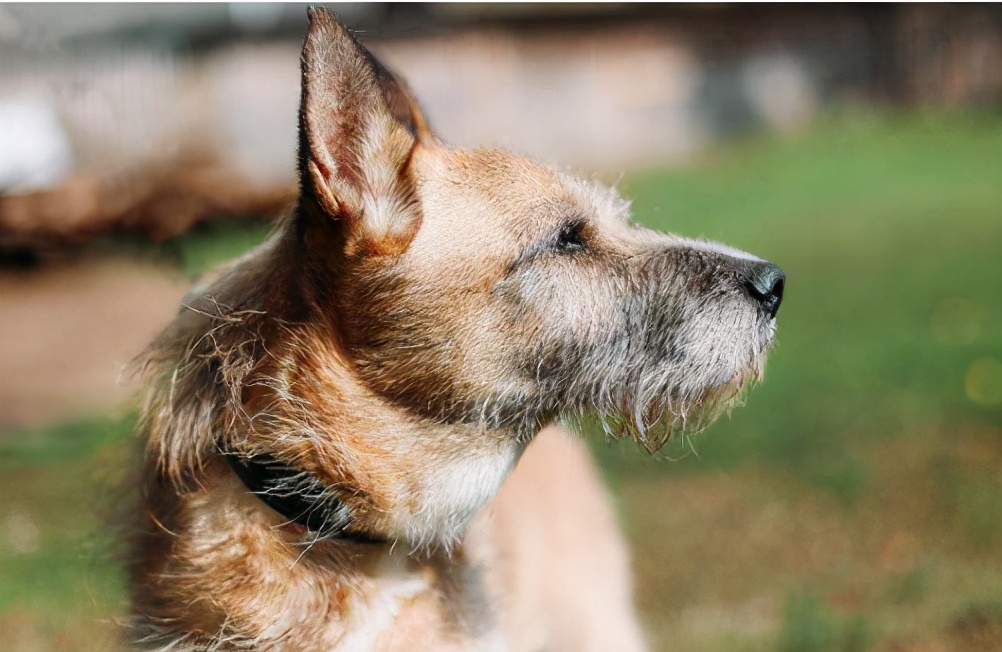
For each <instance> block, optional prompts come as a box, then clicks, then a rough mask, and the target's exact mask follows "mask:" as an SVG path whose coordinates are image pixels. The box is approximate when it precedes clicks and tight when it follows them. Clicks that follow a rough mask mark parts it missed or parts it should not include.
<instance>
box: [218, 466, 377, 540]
mask: <svg viewBox="0 0 1002 652" xmlns="http://www.w3.org/2000/svg"><path fill="white" fill-rule="evenodd" d="M222 456H223V457H224V458H226V461H227V462H228V463H229V465H230V468H231V469H233V472H234V473H236V474H237V477H238V478H240V481H241V482H243V483H244V486H246V487H247V489H248V490H249V491H250V493H252V494H254V495H255V496H257V497H258V498H260V499H261V502H263V503H264V504H265V505H267V506H268V507H270V508H272V509H273V510H275V511H276V512H278V513H279V514H281V515H282V516H284V517H285V518H287V519H289V521H291V522H293V523H298V524H299V525H302V526H303V527H305V528H307V529H308V530H310V531H312V532H315V533H316V534H317V538H318V539H329V540H339V541H353V542H355V543H385V542H386V539H384V538H382V537H374V536H372V535H369V534H366V533H365V532H355V531H352V530H351V525H352V520H353V519H352V516H351V510H349V509H348V506H347V505H346V504H345V503H344V502H343V501H341V500H340V499H339V498H338V497H337V496H335V495H334V493H333V492H332V491H331V490H330V489H329V488H328V487H327V486H326V485H324V484H323V483H322V482H321V481H320V480H319V479H318V478H316V477H315V476H313V475H311V474H310V473H307V472H306V471H297V470H295V469H293V468H292V467H290V466H288V465H287V464H285V463H284V462H281V461H279V460H277V459H275V458H274V457H272V456H271V455H267V454H265V453H259V454H257V455H252V456H250V457H247V456H244V455H239V454H237V453H232V452H224V453H222Z"/></svg>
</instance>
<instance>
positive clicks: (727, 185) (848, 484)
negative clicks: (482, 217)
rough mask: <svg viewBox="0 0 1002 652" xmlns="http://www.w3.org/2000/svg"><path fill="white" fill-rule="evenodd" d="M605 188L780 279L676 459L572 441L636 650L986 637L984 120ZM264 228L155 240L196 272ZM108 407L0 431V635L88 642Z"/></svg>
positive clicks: (825, 139)
mask: <svg viewBox="0 0 1002 652" xmlns="http://www.w3.org/2000/svg"><path fill="white" fill-rule="evenodd" d="M622 190H623V192H624V194H626V195H628V196H631V197H633V198H634V204H633V205H634V212H635V216H636V219H637V220H638V221H640V222H643V223H645V224H647V225H650V226H654V227H657V228H661V229H665V230H670V231H674V232H678V233H681V234H685V235H689V236H705V237H707V238H711V239H715V240H722V241H725V242H727V243H729V244H732V245H734V246H737V247H740V248H743V249H746V250H749V251H752V252H755V253H756V254H758V255H760V256H763V257H766V258H769V259H771V260H774V261H776V262H778V263H779V264H780V265H782V266H783V267H784V269H785V270H786V272H787V276H788V282H787V287H786V299H785V302H784V304H783V308H782V310H781V311H780V314H779V326H780V327H779V344H778V346H777V348H776V350H775V352H774V354H773V357H772V359H771V361H770V364H769V367H768V370H767V374H766V379H765V381H764V383H763V384H762V385H761V386H760V387H758V388H756V389H755V391H753V392H752V393H751V395H750V397H749V400H748V404H747V406H745V407H743V408H741V409H738V410H736V411H735V412H734V413H733V415H732V417H731V418H730V419H725V420H723V421H721V422H720V423H718V424H716V425H714V426H713V427H712V428H710V430H709V431H708V432H707V433H705V434H702V435H700V436H698V437H696V438H695V439H694V441H693V442H692V446H691V447H689V446H685V447H683V446H682V445H680V444H674V445H670V446H669V450H668V451H667V453H666V457H679V458H681V459H679V460H678V461H670V460H668V459H658V460H652V459H650V458H649V457H648V456H647V455H646V454H641V453H639V452H638V451H637V450H636V447H635V446H633V445H632V444H629V443H626V442H611V443H609V442H605V441H603V440H601V438H599V437H597V436H592V437H591V441H592V442H593V443H594V448H595V450H596V453H597V455H598V458H599V460H600V462H601V464H602V466H603V469H604V470H605V472H606V475H607V476H608V478H609V481H610V484H611V486H612V487H613V489H614V492H615V494H616V496H617V501H618V504H619V506H620V509H621V512H622V515H623V521H624V525H625V528H626V530H627V532H628V533H629V535H630V537H631V539H632V541H633V544H634V550H635V552H634V557H635V564H634V565H635V568H636V575H637V585H638V602H639V604H640V607H641V609H642V612H643V615H644V619H645V622H646V624H647V626H648V631H649V632H650V635H651V638H652V642H654V643H655V647H656V649H665V650H667V649H677V650H686V651H688V652H702V651H705V652H717V651H721V652H722V651H727V652H741V651H753V650H754V651H766V650H769V651H773V650H775V651H777V652H801V651H802V652H829V651H830V652H836V651H838V652H849V651H852V650H881V651H887V652H892V651H893V652H898V651H905V650H908V651H915V652H918V651H924V652H926V651H927V652H934V651H935V652H938V651H943V652H945V651H953V650H958V651H967V650H970V651H978V652H980V651H982V650H984V651H986V652H987V651H989V650H991V651H997V650H999V649H1002V116H999V115H987V114H974V113H969V114H957V113H952V114H909V115H905V116H901V115H875V114H871V113H866V114H850V115H841V116H839V117H837V118H836V117H833V118H829V119H825V120H822V121H820V122H819V123H818V124H817V125H816V126H815V128H813V129H812V130H811V131H810V132H809V133H807V134H805V135H803V136H799V137H795V138H778V137H772V136H761V137H755V138H751V139H748V140H746V141H742V142H738V143H731V144H728V145H726V146H721V147H719V148H718V149H715V150H714V151H711V152H709V153H707V155H706V156H705V157H704V158H703V160H702V161H701V162H700V163H699V164H698V165H693V166H690V167H686V168H676V169H670V170H648V171H642V172H635V173H633V174H630V175H628V176H627V178H626V179H625V181H624V182H623V184H622ZM263 232H264V230H263V228H261V227H258V226H246V225H243V226H232V225H231V226H226V225H218V226H210V227H206V228H204V229H201V230H200V231H199V232H196V233H194V234H190V235H187V236H184V238H182V239H180V240H178V241H175V242H173V243H169V244H168V245H167V246H166V247H163V248H161V249H160V250H158V251H157V252H153V253H155V254H156V255H157V256H159V257H161V258H163V259H169V260H170V261H173V263H174V264H178V265H180V266H181V267H183V268H184V269H186V270H188V271H192V272H194V271H197V270H198V269H201V268H203V267H205V266H206V265H208V264H211V263H212V262H213V261H215V260H217V259H219V258H220V257H226V256H228V255H231V254H233V253H236V251H237V250H239V249H241V248H243V247H245V246H248V245H249V244H250V243H252V242H253V241H255V240H256V239H257V238H260V237H261V235H262V234H263ZM150 253H151V252H150V251H149V250H144V252H143V255H149V254H150ZM134 254H135V252H133V253H132V254H131V255H134ZM131 419H132V415H131V413H130V412H129V411H128V409H127V408H126V409H125V410H124V411H123V412H122V413H121V414H116V415H101V416H98V417H92V418H87V419H83V420H80V421H78V422H75V423H68V424H63V425H60V426H58V427H53V428H48V429H43V430H34V431H27V432H21V433H7V434H5V435H4V436H3V437H2V438H0V442H2V443H0V477H2V478H3V481H2V482H0V633H2V634H0V640H2V641H4V643H3V645H2V646H3V647H4V648H5V649H6V646H8V645H11V646H12V647H11V649H15V650H48V649H52V650H55V649H60V650H69V649H94V650H98V649H108V647H109V646H110V645H111V644H110V642H109V641H110V640H111V637H112V636H113V633H114V620H115V618H116V617H118V616H119V615H120V614H121V612H122V599H123V598H122V596H123V592H122V589H121V586H120V576H119V573H118V571H117V569H116V567H115V566H114V564H113V563H112V562H111V561H110V548H109V544H108V538H107V536H106V535H105V533H104V528H103V526H102V525H101V521H100V520H99V517H98V515H97V514H98V513H99V512H100V511H101V510H102V509H103V508H104V507H107V506H108V503H109V500H110V499H109V498H108V494H107V492H106V489H105V487H107V486H108V484H109V483H112V482H113V481H114V480H115V478H116V476H117V475H118V474H119V473H120V471H121V466H122V460H123V458H124V445H123V441H124V440H125V439H126V437H127V433H128V431H129V427H130V422H131ZM693 449H694V450H693Z"/></svg>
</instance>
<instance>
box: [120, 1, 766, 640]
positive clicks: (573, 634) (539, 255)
mask: <svg viewBox="0 0 1002 652" xmlns="http://www.w3.org/2000/svg"><path fill="white" fill-rule="evenodd" d="M302 61H303V86H302V105H301V113H300V161H299V164H300V177H301V196H300V200H299V204H298V206H297V208H296V210H295V211H294V212H293V213H292V214H291V215H290V216H289V217H288V219H286V220H285V221H284V222H283V223H282V224H281V225H280V226H279V227H278V229H277V230H276V232H275V233H274V235H273V236H272V237H271V238H270V239H269V240H268V241H267V242H266V243H264V244H263V245H262V246H260V247H259V248H257V249H255V250H254V251H252V252H251V253H250V254H248V255H246V256H245V257H243V258H242V259H240V260H238V261H236V262H234V263H233V264H231V265H230V266H229V267H228V269H226V270H224V271H223V272H222V273H221V275H220V276H219V278H218V279H217V280H215V281H213V282H211V283H208V284H206V285H205V286H203V287H201V288H199V289H196V290H195V291H193V292H192V293H191V294H190V295H189V297H188V298H187V299H186V300H185V302H184V305H183V307H182V310H181V312H180V314H179V315H178V317H177V318H176V319H175V321H174V322H173V323H172V324H171V325H170V326H169V327H168V328H167V330H166V331H165V332H164V333H163V334H161V336H160V337H159V338H158V339H157V340H156V341H155V342H154V343H153V344H152V345H151V347H150V349H149V350H148V351H147V353H146V354H145V355H144V357H143V359H142V361H141V364H140V367H141V370H142V373H143V377H144V379H145V382H146V384H147V387H148V393H147V396H146V400H145V402H144V405H143V418H142V421H141V427H140V431H141V432H140V435H141V437H142V439H143V442H144V447H145V450H144V461H143V463H142V465H141V471H140V473H141V476H142V479H141V483H142V484H141V487H142V490H141V496H142V498H141V501H142V503H141V506H140V508H139V509H137V510H136V512H137V516H138V522H137V525H136V527H135V529H134V533H133V535H132V537H131V539H130V551H131V552H130V555H131V556H130V558H131V561H130V567H129V571H130V587H131V597H132V613H133V618H132V621H131V622H132V624H131V627H130V636H131V638H132V640H133V642H134V643H135V644H136V645H138V646H139V647H141V648H144V649H163V650H243V649H269V650H270V649H275V650H370V649H378V650H450V649H456V650H460V649H462V650H540V649H554V650H557V649H566V650H610V649H616V650H627V651H629V650H639V649H642V648H643V642H642V636H641V634H640V630H639V627H638V625H637V622H636V618H635V616H634V614H633V610H632V608H631V606H630V605H631V597H630V584H629V579H628V568H627V567H628V563H627V557H626V553H625V550H624V546H623V543H622V540H621V538H620V536H619V534H618V533H617V532H616V528H615V522H614V521H615V519H614V517H613V515H612V513H611V510H610V508H609V505H608V504H607V499H606V497H605V494H604V493H603V490H602V488H601V485H600V483H599V480H598V478H597V476H596V473H595V471H594V470H593V468H592V466H591V464H590V461H589V460H588V457H587V454H586V453H585V452H584V450H583V447H582V445H581V443H580V442H578V441H576V440H573V439H571V438H569V437H568V436H567V434H566V433H565V432H564V431H563V430H561V429H559V428H556V427H550V426H549V424H552V423H553V422H554V420H556V419H557V418H559V417H561V416H573V415H576V414H581V413H585V412H590V413H593V414H596V415H598V417H599V418H600V419H601V420H602V422H603V423H605V424H606V427H607V429H608V430H609V432H610V433H612V434H616V435H620V434H629V435H632V436H633V437H635V438H636V439H637V440H638V441H640V442H641V443H642V444H644V445H645V446H647V447H648V448H649V449H651V450H656V449H657V448H659V447H660V446H662V445H663V444H664V442H665V441H666V439H667V437H668V436H669V435H670V434H671V433H672V432H673V431H675V430H677V429H679V428H681V427H688V428H695V427H699V426H701V425H705V423H707V422H708V421H709V420H710V419H712V417H714V416H715V415H716V414H718V413H719V412H720V411H721V410H722V409H725V408H726V407H727V406H728V405H729V404H730V403H732V402H733V401H734V400H735V399H736V398H737V397H738V396H739V395H740V392H741V390H742V388H744V387H745V386H746V385H747V384H748V382H749V381H751V380H754V379H755V378H757V377H758V376H759V375H760V373H761V370H762V365H763V363H764V359H765V354H766V351H767V349H768V347H769V345H770V344H771V341H772V337H773V332H774V328H775V320H774V317H775V310H776V309H777V308H778V304H779V299H780V298H781V294H782V285H783V279H782V275H781V273H780V272H779V271H778V268H776V267H775V266H773V265H771V264H769V263H766V262H764V261H761V260H759V259H757V258H755V257H753V256H750V255H748V254H745V253H743V252H739V251H737V250H734V249H730V248H727V247H724V246H722V245H717V244H714V243H707V242H696V241H690V240H685V239H682V238H677V237H674V236H669V235H665V234H661V233H657V232H654V231H650V230H647V229H643V228H640V227H637V226H633V225H630V224H629V222H628V218H629V210H628V205H627V204H626V202H624V201H623V200H622V199H620V198H619V196H618V195H617V194H616V193H615V192H614V191H612V190H610V189H607V188H604V187H601V186H599V185H597V184H593V183H590V182H587V181H584V180H581V179H579V178H577V177H574V176H572V175H569V174H566V173H563V172H560V171H557V170H554V169H550V168H547V167H544V166H541V165H538V164H536V163H533V162H531V161H529V160H526V159H524V158H522V157H519V156H516V155H513V154H510V153H507V152H503V151H497V150H456V149H451V148H449V147H447V146H446V145H444V144H443V143H441V142H440V141H439V140H438V139H437V138H436V137H435V135H434V133H433V132H432V131H431V129H430V128H429V126H428V124H427V122H426V121H425V119H424V117H423V116H422V115H421V113H420V111H419V109H418V107H417V104H416V102H415V101H414V99H413V98H412V97H411V95H410V94H409V92H408V91H407V90H406V88H405V87H404V86H403V85H402V83H401V82H400V81H399V80H398V79H396V78H395V77H394V76H393V75H392V74H391V73H389V72H388V71H386V70H385V69H384V68H383V67H382V66H381V65H380V64H379V63H378V62H377V61H376V60H375V59H374V58H373V57H372V56H371V55H370V54H369V53H368V52H367V51H366V50H365V49H364V48H363V47H362V46H361V45H359V44H358V43H357V41H356V40H355V39H354V38H353V37H352V36H351V34H350V33H349V32H348V31H347V30H346V29H345V28H344V27H343V26H342V25H341V24H340V23H338V22H337V20H336V19H335V18H334V17H333V16H332V15H331V14H329V13H328V12H326V11H325V10H311V11H310V28H309V32H308V34H307V38H306V42H305V45H304V49H303V58H302ZM541 431H542V432H541ZM223 454H225V455H229V456H237V457H240V458H250V457H252V456H255V455H261V454H267V455H268V456H270V457H271V458H274V459H276V460H279V461H280V462H281V463H283V464H285V465H287V466H288V467H289V468H291V469H295V471H296V473H295V474H294V475H293V476H291V477H290V478H289V480H288V484H287V485H286V490H287V491H288V492H290V493H294V494H297V495H302V496H307V497H308V498H309V499H310V500H312V501H314V502H315V503H316V504H317V505H318V506H327V507H329V509H328V510H327V512H326V514H327V519H328V520H327V521H325V523H324V525H323V527H322V528H320V529H319V530H311V529H307V528H305V527H303V526H301V525H299V524H298V523H295V522H291V521H290V519H289V518H288V517H287V516H283V515H281V514H279V513H277V512H276V511H274V510H272V509H271V508H269V507H268V506H267V505H266V504H265V503H264V502H262V500H261V499H260V498H259V497H258V496H255V495H254V494H253V493H251V492H250V491H249V490H248V487H247V486H245V484H244V483H243V482H242V481H241V480H240V479H239V478H238V477H237V475H236V474H235V473H234V471H233V470H232V468H231V466H230V465H228V464H227V462H226V461H225V460H224V458H223ZM520 458H522V459H521V463H520V464H519V466H518V468H517V469H516V468H515V467H516V463H517V462H519V460H520ZM513 469H514V472H513ZM509 476H510V477H509ZM506 479H507V481H506Z"/></svg>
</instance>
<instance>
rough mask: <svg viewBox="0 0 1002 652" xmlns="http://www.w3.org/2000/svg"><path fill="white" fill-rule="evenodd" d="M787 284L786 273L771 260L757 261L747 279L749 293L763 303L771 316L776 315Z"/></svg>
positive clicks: (763, 306) (746, 284)
mask: <svg viewBox="0 0 1002 652" xmlns="http://www.w3.org/2000/svg"><path fill="white" fill-rule="evenodd" d="M785 285H786V274H784V273H783V270H782V269H780V268H779V266H778V265H773V264H772V263H769V262H761V263H756V264H755V265H754V266H753V267H752V268H751V270H750V271H749V273H748V276H747V277H746V279H745V288H746V289H747V290H748V294H750V295H751V296H752V298H753V299H755V300H757V301H758V302H759V303H760V304H761V305H762V309H763V310H764V311H765V312H766V314H768V315H769V317H770V318H771V317H775V316H776V313H777V312H778V311H779V304H780V303H782V302H783V287H784V286H785Z"/></svg>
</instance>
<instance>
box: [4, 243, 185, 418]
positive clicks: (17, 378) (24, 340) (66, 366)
mask: <svg viewBox="0 0 1002 652" xmlns="http://www.w3.org/2000/svg"><path fill="white" fill-rule="evenodd" d="M189 285H190V282H189V281H188V280H187V279H186V278H184V277H183V276H181V275H180V274H178V273H177V272H172V271H170V270H167V269H164V268H159V267H156V266H153V265H149V264H141V263H136V262H129V261H124V260H108V259H101V260H91V259H78V260H72V261H61V262H58V263H53V264H43V265H39V266H37V267H34V268H31V269H26V270H12V269H0V432H10V431H12V430H14V429H17V428H22V427H27V426H35V425H44V424H49V423H54V422H58V421H60V420H63V419H66V418H69V417H74V416H77V415H79V414H81V413H89V412H97V411H100V410H105V409H108V408H110V407H114V406H116V405H118V404H121V403H123V402H124V401H126V400H127V399H128V398H129V396H130V393H131V391H132V388H131V387H130V386H129V383H128V381H127V379H124V378H121V379H120V376H122V373H121V372H122V369H123V367H124V366H125V364H126V363H128V362H129V360H131V359H132V358H133V357H134V356H135V355H136V354H138V353H139V352H140V351H141V350H142V349H143V347H144V346H145V344H146V343H147V342H149V340H150V339H151V338H152V337H153V336H154V335H155V334H156V333H157V332H158V331H159V330H160V329H161V328H163V326H165V325H166V324H167V322H168V321H169V320H170V318H171V317H172V316H173V315H174V314H175V312H176V311H177V308H178V305H179V303H180V300H181V297H182V296H183V295H184V293H185V291H186V290H187V288H188V286H189Z"/></svg>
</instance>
